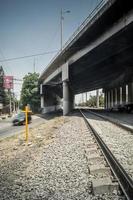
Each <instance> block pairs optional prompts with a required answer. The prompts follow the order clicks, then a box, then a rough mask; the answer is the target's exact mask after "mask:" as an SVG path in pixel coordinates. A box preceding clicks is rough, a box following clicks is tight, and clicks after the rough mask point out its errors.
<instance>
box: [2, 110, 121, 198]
mask: <svg viewBox="0 0 133 200" xmlns="http://www.w3.org/2000/svg"><path fill="white" fill-rule="evenodd" d="M87 140H88V143H89V137H88V136H87V128H86V126H85V122H84V120H83V118H82V117H80V116H79V115H77V113H76V114H74V115H73V116H69V117H65V118H64V117H60V118H55V119H53V120H49V122H47V123H46V124H44V125H40V126H39V127H38V128H34V129H33V130H32V132H31V133H30V143H29V145H28V146H27V145H24V142H23V140H22V135H21V136H20V137H19V138H15V137H13V138H11V139H8V140H3V141H1V142H0V158H1V161H0V200H7V199H10V200H118V198H111V197H109V196H108V195H106V194H105V195H97V196H93V195H92V191H91V179H90V176H89V171H88V162H87V159H86V156H85V145H87ZM18 141H19V142H18Z"/></svg>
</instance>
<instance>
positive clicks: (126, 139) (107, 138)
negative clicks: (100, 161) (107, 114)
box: [86, 112, 133, 178]
mask: <svg viewBox="0 0 133 200" xmlns="http://www.w3.org/2000/svg"><path fill="white" fill-rule="evenodd" d="M86 117H87V119H88V121H89V122H90V123H91V125H92V126H93V127H94V128H95V129H96V131H97V132H98V133H99V135H100V136H101V138H102V139H103V141H104V142H105V143H106V145H107V146H108V147H109V149H110V150H111V151H112V153H113V154H114V155H115V157H116V158H117V159H118V161H119V162H120V163H121V165H122V166H123V167H124V169H125V170H126V171H127V173H128V174H129V175H130V176H131V177H132V178H133V145H132V144H133V135H132V133H131V132H130V131H127V130H124V129H122V128H120V127H118V126H116V125H114V124H112V123H111V122H108V121H105V120H103V119H102V118H100V117H98V116H96V115H93V114H92V113H89V112H87V113H86Z"/></svg>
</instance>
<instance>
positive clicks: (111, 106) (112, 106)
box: [111, 90, 113, 108]
mask: <svg viewBox="0 0 133 200" xmlns="http://www.w3.org/2000/svg"><path fill="white" fill-rule="evenodd" d="M111 108H113V90H111Z"/></svg>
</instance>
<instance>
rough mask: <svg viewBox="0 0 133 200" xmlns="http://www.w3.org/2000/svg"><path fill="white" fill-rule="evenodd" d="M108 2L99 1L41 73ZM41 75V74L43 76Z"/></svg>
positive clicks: (105, 0) (104, 0)
mask: <svg viewBox="0 0 133 200" xmlns="http://www.w3.org/2000/svg"><path fill="white" fill-rule="evenodd" d="M108 1H109V0H101V1H100V2H99V4H98V5H97V6H96V7H95V8H94V10H93V11H92V12H91V13H90V14H89V15H88V17H87V18H86V19H85V20H84V21H83V23H82V24H80V26H79V27H78V28H77V29H76V31H75V32H74V33H73V34H72V36H71V37H70V38H69V39H68V41H67V42H66V43H65V44H64V45H63V48H62V50H60V51H59V52H58V53H57V54H56V55H55V56H54V57H53V59H52V60H51V62H50V63H49V64H48V66H47V67H46V68H45V69H44V71H43V73H44V72H45V71H46V70H47V69H48V68H49V66H50V65H51V64H52V63H53V61H54V60H55V59H56V58H57V57H58V56H59V55H60V54H61V53H62V52H63V51H64V49H65V48H66V47H67V46H68V45H69V44H70V43H71V42H72V41H73V40H74V39H75V38H76V36H77V35H78V34H79V33H80V32H81V31H82V30H83V29H84V28H85V27H86V26H87V25H88V24H89V23H90V22H91V20H92V19H93V17H94V16H95V15H96V14H97V13H98V12H99V11H100V10H101V9H102V7H103V6H104V5H105V4H106V3H107V2H108ZM43 73H42V74H43Z"/></svg>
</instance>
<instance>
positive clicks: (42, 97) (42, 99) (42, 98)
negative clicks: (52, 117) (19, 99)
mask: <svg viewBox="0 0 133 200" xmlns="http://www.w3.org/2000/svg"><path fill="white" fill-rule="evenodd" d="M41 108H44V96H41Z"/></svg>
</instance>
